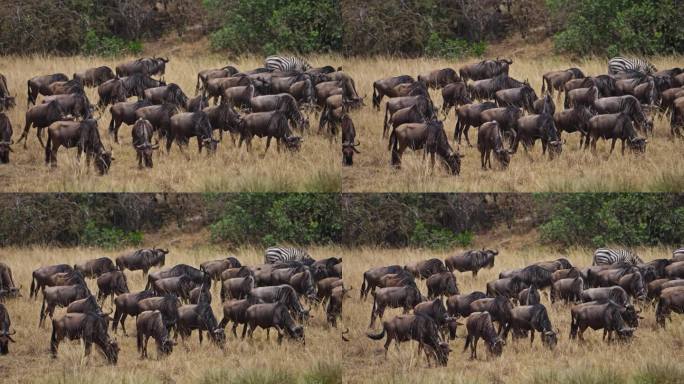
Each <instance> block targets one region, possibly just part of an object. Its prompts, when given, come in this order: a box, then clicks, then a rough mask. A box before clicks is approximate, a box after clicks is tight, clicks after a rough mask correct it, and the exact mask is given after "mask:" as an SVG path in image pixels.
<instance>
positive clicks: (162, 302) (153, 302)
mask: <svg viewBox="0 0 684 384" xmlns="http://www.w3.org/2000/svg"><path fill="white" fill-rule="evenodd" d="M140 297H142V299H140V300H138V302H137V306H135V305H134V306H133V308H132V309H133V312H136V311H137V313H140V312H144V311H159V312H161V315H162V320H163V322H164V326H165V327H166V328H167V329H168V330H169V331H170V330H171V329H172V328H174V327H175V326H176V324H177V323H178V308H180V306H181V302H180V299H178V296H176V295H173V294H171V295H164V296H151V297H145V295H144V294H143V295H140ZM130 299H135V297H132V298H131V297H129V298H128V300H129V301H132V300H130ZM137 313H133V314H131V315H133V316H137ZM121 328H122V329H123V320H122V321H121Z"/></svg>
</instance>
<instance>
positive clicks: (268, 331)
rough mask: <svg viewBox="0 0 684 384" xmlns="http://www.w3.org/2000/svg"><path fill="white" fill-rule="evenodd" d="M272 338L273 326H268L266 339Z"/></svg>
mask: <svg viewBox="0 0 684 384" xmlns="http://www.w3.org/2000/svg"><path fill="white" fill-rule="evenodd" d="M270 338H271V328H266V340H270Z"/></svg>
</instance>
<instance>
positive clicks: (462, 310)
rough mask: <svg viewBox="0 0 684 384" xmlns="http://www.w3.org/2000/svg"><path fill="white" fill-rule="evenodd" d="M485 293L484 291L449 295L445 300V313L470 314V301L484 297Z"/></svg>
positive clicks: (452, 314)
mask: <svg viewBox="0 0 684 384" xmlns="http://www.w3.org/2000/svg"><path fill="white" fill-rule="evenodd" d="M485 297H487V295H486V294H485V293H484V292H479V291H475V292H471V293H469V294H467V295H453V296H449V298H447V301H446V306H447V313H448V314H449V315H450V316H461V317H468V315H470V313H471V310H470V303H472V302H474V301H476V300H479V299H484V298H485Z"/></svg>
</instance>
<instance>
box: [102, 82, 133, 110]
mask: <svg viewBox="0 0 684 384" xmlns="http://www.w3.org/2000/svg"><path fill="white" fill-rule="evenodd" d="M126 93H127V92H126V87H125V85H124V83H123V81H121V79H111V80H107V81H105V82H104V83H102V84H100V85H99V86H98V87H97V94H98V96H99V97H100V100H98V102H97V107H98V108H103V107H106V106H108V105H109V104H114V103H122V102H125V101H126Z"/></svg>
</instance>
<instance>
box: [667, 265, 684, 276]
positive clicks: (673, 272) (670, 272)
mask: <svg viewBox="0 0 684 384" xmlns="http://www.w3.org/2000/svg"><path fill="white" fill-rule="evenodd" d="M665 273H666V274H667V276H668V277H669V278H680V279H684V261H676V262H674V263H672V264H670V265H668V266H667V267H665Z"/></svg>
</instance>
